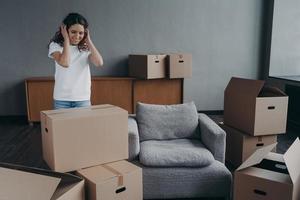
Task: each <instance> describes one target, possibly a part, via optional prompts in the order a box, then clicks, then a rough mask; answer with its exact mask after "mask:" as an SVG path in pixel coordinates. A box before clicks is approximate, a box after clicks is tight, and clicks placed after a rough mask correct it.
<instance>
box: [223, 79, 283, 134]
mask: <svg viewBox="0 0 300 200" xmlns="http://www.w3.org/2000/svg"><path fill="white" fill-rule="evenodd" d="M264 84H265V82H264V81H261V80H250V79H242V78H235V77H233V78H231V80H230V81H229V83H228V85H227V87H226V89H225V94H224V123H225V124H226V125H229V126H231V127H234V128H236V129H239V130H241V131H243V132H245V133H247V134H249V135H253V136H258V135H274V134H280V133H285V132H286V120H287V109H288V96H287V95H286V94H285V93H283V92H282V91H281V90H279V89H278V88H274V87H266V86H264Z"/></svg>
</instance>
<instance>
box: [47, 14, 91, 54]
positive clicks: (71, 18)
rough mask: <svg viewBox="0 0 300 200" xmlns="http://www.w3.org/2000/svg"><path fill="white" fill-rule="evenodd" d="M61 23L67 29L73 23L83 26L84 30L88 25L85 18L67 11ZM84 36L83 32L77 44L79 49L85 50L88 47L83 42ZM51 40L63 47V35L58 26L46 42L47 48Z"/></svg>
mask: <svg viewBox="0 0 300 200" xmlns="http://www.w3.org/2000/svg"><path fill="white" fill-rule="evenodd" d="M63 24H64V25H66V28H67V31H68V30H69V28H70V27H71V26H72V25H74V24H80V25H82V26H83V27H84V30H85V29H86V28H87V27H88V26H89V24H88V22H87V20H86V19H85V18H84V17H83V16H82V15H80V14H78V13H69V14H68V15H67V16H66V17H65V19H64V20H63ZM85 37H86V34H84V37H83V39H82V40H81V41H80V42H79V44H78V49H79V51H82V50H83V51H87V50H88V49H89V48H88V46H87V44H86V43H85ZM51 42H55V43H57V44H59V45H60V46H62V47H63V45H64V37H63V36H62V34H61V31H60V27H59V28H58V31H57V32H56V33H55V35H54V37H53V38H52V39H51V40H50V42H49V44H48V48H49V45H50V43H51Z"/></svg>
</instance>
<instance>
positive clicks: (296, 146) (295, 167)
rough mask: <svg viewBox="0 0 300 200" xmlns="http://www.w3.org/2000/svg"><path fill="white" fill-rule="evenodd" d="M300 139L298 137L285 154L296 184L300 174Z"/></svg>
mask: <svg viewBox="0 0 300 200" xmlns="http://www.w3.org/2000/svg"><path fill="white" fill-rule="evenodd" d="M299 153H300V141H299V138H297V139H296V140H295V141H294V142H293V144H292V145H291V146H290V148H289V149H288V150H287V151H286V152H285V154H284V155H283V158H284V161H285V164H286V166H287V168H288V171H289V174H290V177H291V179H292V181H293V183H294V184H295V183H296V182H297V180H298V178H299V176H300V170H299V169H300V156H299Z"/></svg>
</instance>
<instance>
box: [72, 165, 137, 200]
mask: <svg viewBox="0 0 300 200" xmlns="http://www.w3.org/2000/svg"><path fill="white" fill-rule="evenodd" d="M76 173H77V174H78V175H79V176H82V177H83V178H84V179H85V181H86V191H87V192H86V194H87V199H89V200H102V199H103V200H119V199H120V200H142V199H143V181H142V168H140V167H138V166H136V165H134V164H132V163H129V162H127V161H125V160H122V161H118V162H113V163H107V164H103V165H98V166H94V167H90V168H86V169H82V170H79V171H77V172H76Z"/></svg>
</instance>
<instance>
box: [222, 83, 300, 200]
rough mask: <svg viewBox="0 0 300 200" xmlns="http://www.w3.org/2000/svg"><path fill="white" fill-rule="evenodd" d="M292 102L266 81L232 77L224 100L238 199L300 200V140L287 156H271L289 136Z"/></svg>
mask: <svg viewBox="0 0 300 200" xmlns="http://www.w3.org/2000/svg"><path fill="white" fill-rule="evenodd" d="M287 107H288V97H287V96H286V95H285V94H284V93H283V92H282V91H280V90H279V89H277V88H271V87H266V86H265V84H264V81H259V80H249V79H241V78H232V79H231V80H230V82H229V84H228V86H227V87H226V90H225V96H224V124H222V125H221V126H222V127H223V128H224V129H225V131H226V135H227V136H226V139H227V140H226V142H227V145H226V148H227V150H226V160H227V161H228V162H230V163H231V164H233V165H235V166H238V165H240V166H239V167H238V168H237V170H236V171H235V173H234V200H244V199H252V200H282V199H285V200H298V199H299V198H300V187H299V186H300V170H299V168H300V157H299V156H297V154H298V153H299V152H300V141H299V139H296V140H295V142H294V143H293V144H292V145H291V147H290V148H289V149H288V151H287V152H286V153H285V154H284V155H281V154H277V153H273V152H270V151H271V150H272V149H274V148H275V147H276V134H282V133H285V131H286V119H287Z"/></svg>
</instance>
